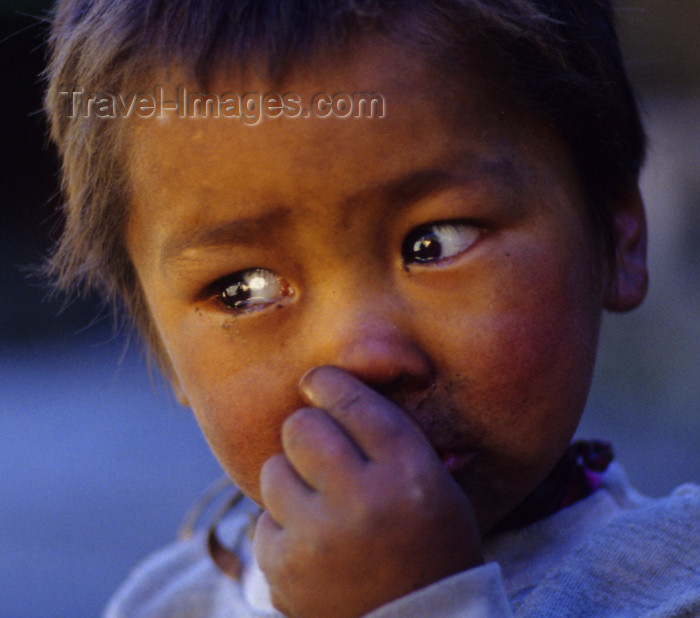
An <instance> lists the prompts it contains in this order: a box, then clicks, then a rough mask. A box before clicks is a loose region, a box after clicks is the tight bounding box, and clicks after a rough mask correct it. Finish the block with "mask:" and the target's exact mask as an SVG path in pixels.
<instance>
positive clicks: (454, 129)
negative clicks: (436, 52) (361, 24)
mask: <svg viewBox="0 0 700 618" xmlns="http://www.w3.org/2000/svg"><path fill="white" fill-rule="evenodd" d="M463 81H469V80H466V79H465V80H463ZM469 83H470V84H471V91H469V90H465V91H464V92H463V93H462V94H460V95H459V96H458V95H457V93H456V92H455V90H454V88H449V87H448V86H446V85H445V81H444V80H443V76H442V75H441V74H440V73H437V74H432V73H431V72H430V70H429V66H428V65H427V63H424V62H422V61H420V60H418V59H416V58H415V57H414V58H411V59H410V60H409V59H407V58H406V55H405V53H404V51H403V50H402V49H401V48H399V47H397V46H393V45H391V44H388V43H377V42H369V43H368V44H367V45H365V46H360V47H359V48H358V50H357V53H356V54H355V55H353V56H351V58H350V59H349V60H348V61H345V62H343V63H340V64H336V65H335V66H330V65H325V66H321V67H319V69H318V71H316V72H315V73H313V74H312V72H306V73H300V74H298V75H296V76H295V79H293V80H291V79H290V80H289V81H288V82H287V83H286V84H285V86H286V87H287V88H289V89H290V90H285V92H293V93H295V94H298V95H299V96H300V97H301V99H302V101H308V100H309V99H310V98H311V97H313V96H314V95H315V94H317V93H318V92H330V93H334V92H353V91H356V92H367V91H370V92H377V93H379V94H381V95H382V96H383V97H384V100H385V106H386V107H385V115H384V117H383V118H377V117H375V118H347V119H343V118H333V117H331V118H310V119H305V118H284V117H282V118H265V119H263V120H262V121H261V122H260V123H259V124H256V125H254V126H247V125H245V124H243V123H241V122H240V121H237V120H235V119H231V118H201V117H199V118H197V117H193V118H190V117H185V118H180V117H177V116H174V117H173V116H166V117H165V118H163V119H158V118H155V119H154V118H143V119H141V118H137V119H135V120H134V121H133V123H132V130H131V131H130V135H129V137H128V142H127V144H128V148H127V152H128V165H129V172H130V176H131V181H132V190H133V192H132V194H133V195H134V201H135V202H136V204H135V205H136V206H137V208H136V211H137V212H138V211H140V214H141V215H142V217H143V218H149V217H153V216H159V215H160V214H162V212H159V211H162V209H163V208H164V205H167V210H168V219H169V221H170V223H168V224H167V225H166V227H168V228H169V231H170V232H172V231H174V230H173V229H172V228H175V227H178V228H181V230H180V232H178V233H175V234H172V233H169V234H168V236H169V238H168V239H166V238H165V237H163V238H161V239H160V240H159V243H158V244H160V245H161V250H162V251H163V252H164V254H169V253H175V252H177V250H178V248H180V247H182V246H183V243H184V244H188V243H189V242H190V241H191V238H192V229H193V228H194V227H197V226H204V227H205V228H207V229H208V230H209V229H213V228H216V227H217V226H218V225H219V224H225V223H226V221H222V218H223V219H230V218H231V217H232V216H235V218H237V219H239V220H253V219H259V218H260V217H261V216H264V215H265V214H266V213H269V212H276V211H277V212H279V211H280V210H279V209H280V208H282V209H287V210H288V211H289V210H290V209H291V210H292V211H294V212H297V213H305V212H307V208H310V209H311V210H312V211H315V212H316V213H319V212H324V213H329V214H330V210H333V211H335V212H336V214H338V215H339V218H340V221H341V223H340V225H342V224H343V223H342V221H343V218H342V217H343V216H350V215H352V213H353V212H355V211H356V210H357V208H358V206H360V205H362V206H363V207H368V205H370V204H371V203H374V202H376V203H378V204H380V205H381V206H382V207H383V208H386V207H387V204H388V205H391V204H392V203H395V202H397V201H400V200H401V199H404V200H409V201H410V200H415V199H418V198H420V197H421V194H427V193H429V192H430V191H432V190H436V189H439V188H441V187H444V186H449V185H451V184H460V185H462V186H464V185H465V184H469V183H471V184H473V185H474V187H475V190H482V189H483V187H484V185H489V187H488V190H489V191H490V192H491V193H496V192H499V193H501V194H504V193H507V194H509V195H511V196H514V195H515V194H516V193H517V192H518V190H519V189H520V187H521V185H522V183H523V182H524V179H525V178H526V177H527V176H528V175H529V174H531V173H532V169H530V167H531V164H532V161H530V160H527V159H526V158H523V157H522V153H523V151H524V150H529V151H531V152H532V151H533V150H537V149H539V148H540V146H542V144H544V145H545V146H548V145H549V146H551V145H552V144H554V146H555V147H556V148H555V150H557V149H559V150H557V152H556V153H555V156H554V157H549V159H550V160H551V161H552V163H553V164H556V165H558V164H560V163H561V160H562V159H564V158H565V157H560V156H558V155H559V154H561V152H560V150H561V149H560V146H561V144H559V143H558V140H557V139H556V136H552V135H551V132H550V135H547V133H548V131H547V130H546V128H543V127H542V126H541V125H539V124H537V126H535V127H530V128H529V129H528V127H527V124H528V123H523V122H521V121H520V119H519V114H518V113H517V110H509V111H508V112H506V111H505V110H504V109H503V108H502V106H501V104H500V103H501V102H500V100H499V99H495V98H494V97H493V96H492V95H491V94H490V93H489V92H488V91H487V90H486V89H485V88H484V86H483V83H482V80H480V79H479V78H478V77H477V76H474V78H473V79H472V80H471V81H470V82H469ZM178 85H179V84H177V83H176V82H171V83H170V84H169V87H170V89H171V91H172V90H174V89H175V88H176V87H177V86H178ZM213 89H214V92H217V91H218V90H222V91H229V92H230V91H237V90H238V91H244V92H260V93H265V92H270V85H269V84H267V83H265V82H264V81H262V80H255V79H250V80H248V81H246V82H241V81H235V80H231V81H229V80H227V79H223V78H222V79H220V80H218V81H217V82H215V84H214V86H213ZM280 94H282V93H280ZM533 136H534V138H533ZM523 139H525V140H526V141H527V140H530V141H532V142H533V143H532V144H529V145H527V146H526V147H524V146H523V144H522V143H520V142H522V141H523ZM539 142H541V143H539ZM503 201H504V203H505V202H506V201H507V202H510V203H511V204H514V203H516V202H517V200H516V199H508V200H503ZM222 204H226V206H227V207H226V208H222ZM280 220H282V219H280ZM176 224H177V225H176ZM250 229H252V228H250ZM166 240H167V241H168V242H166Z"/></svg>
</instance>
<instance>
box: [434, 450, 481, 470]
mask: <svg viewBox="0 0 700 618" xmlns="http://www.w3.org/2000/svg"><path fill="white" fill-rule="evenodd" d="M474 455H475V454H474V453H442V454H441V455H440V461H442V465H443V466H445V468H446V470H447V471H448V472H449V473H450V474H457V473H458V472H461V471H462V470H464V468H466V467H467V466H468V465H469V463H470V462H471V461H472V459H474Z"/></svg>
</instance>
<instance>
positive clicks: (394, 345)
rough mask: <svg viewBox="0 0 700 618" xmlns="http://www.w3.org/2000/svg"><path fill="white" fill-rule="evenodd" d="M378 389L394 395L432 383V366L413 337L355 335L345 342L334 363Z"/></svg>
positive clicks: (383, 392)
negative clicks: (411, 338) (352, 338)
mask: <svg viewBox="0 0 700 618" xmlns="http://www.w3.org/2000/svg"><path fill="white" fill-rule="evenodd" d="M332 364H334V365H337V366H338V367H340V368H341V369H344V370H345V371H347V372H348V373H351V374H353V375H354V376H355V377H356V378H358V379H360V380H362V381H363V382H364V383H365V384H367V385H369V386H371V387H372V388H374V389H375V390H376V391H377V392H379V393H380V394H382V395H385V396H386V397H388V398H390V399H391V398H392V395H393V394H395V393H401V392H409V391H410V392H415V391H418V390H422V389H425V388H427V387H428V386H430V384H431V383H432V381H433V373H434V372H433V366H432V363H431V361H430V359H429V358H428V356H427V355H426V354H425V353H424V352H423V350H422V349H421V348H420V347H419V346H418V345H417V344H416V343H415V342H413V341H412V340H410V339H408V338H404V337H397V333H393V336H391V337H377V336H369V337H357V336H356V337H355V338H354V340H353V341H351V342H349V343H347V344H345V345H343V346H342V347H341V348H340V350H339V353H338V354H337V357H336V359H334V362H333V363H332Z"/></svg>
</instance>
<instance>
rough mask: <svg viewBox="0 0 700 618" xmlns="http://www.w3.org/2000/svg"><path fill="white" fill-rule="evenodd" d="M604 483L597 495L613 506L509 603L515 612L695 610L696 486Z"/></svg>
mask: <svg viewBox="0 0 700 618" xmlns="http://www.w3.org/2000/svg"><path fill="white" fill-rule="evenodd" d="M611 485H612V486H611V487H609V488H607V489H608V491H607V492H605V494H601V496H600V498H603V497H607V498H608V499H612V500H613V501H615V503H616V506H617V509H616V510H617V512H616V513H615V514H614V516H611V517H609V518H606V521H605V523H604V524H602V525H600V526H597V527H594V528H593V529H592V530H590V531H589V533H587V534H586V535H584V536H583V538H582V539H581V540H580V542H579V543H577V544H576V545H575V547H574V548H573V549H572V550H571V551H569V552H567V553H566V555H564V556H562V558H561V560H560V561H559V564H558V565H557V566H556V568H553V569H551V570H550V571H549V572H548V573H547V575H546V576H545V577H544V578H543V579H542V580H540V581H539V582H538V584H537V586H535V587H534V588H533V589H531V590H529V591H528V592H527V593H525V594H523V595H522V596H521V597H520V599H519V602H516V603H514V605H516V608H517V611H516V615H518V616H530V615H532V616H535V615H544V614H543V613H542V612H543V611H544V610H545V609H546V610H547V611H555V612H556V615H562V616H568V615H587V616H608V615H611V610H612V608H615V613H614V615H616V616H647V615H649V616H651V615H653V616H659V617H661V616H681V615H682V616H690V615H700V525H699V523H700V487H698V486H697V485H694V484H685V485H681V486H680V487H678V488H677V489H676V490H675V491H673V492H672V493H671V494H670V495H668V496H666V497H663V498H655V499H641V498H640V496H639V494H637V493H636V492H634V490H631V488H629V485H627V487H626V488H625V487H624V486H621V485H620V483H619V482H618V481H617V480H615V481H614V482H613V483H612V484H611ZM513 600H515V599H513ZM547 615H549V614H547Z"/></svg>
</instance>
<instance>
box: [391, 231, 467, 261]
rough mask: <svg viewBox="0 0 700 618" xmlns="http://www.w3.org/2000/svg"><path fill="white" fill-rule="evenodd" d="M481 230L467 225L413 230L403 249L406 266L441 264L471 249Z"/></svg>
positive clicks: (404, 242)
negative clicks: (440, 262)
mask: <svg viewBox="0 0 700 618" xmlns="http://www.w3.org/2000/svg"><path fill="white" fill-rule="evenodd" d="M479 233H480V230H479V228H478V227H476V226H474V225H468V224H467V223H459V222H453V223H451V222H448V223H429V224H427V225H421V226H420V227H417V228H416V229H415V230H412V231H411V232H410V233H409V234H408V236H406V239H405V240H404V241H403V246H402V247H401V257H402V258H403V262H404V264H415V263H418V264H425V263H430V262H439V261H441V260H445V259H447V258H451V257H454V256H456V255H459V254H460V253H462V252H463V251H466V250H467V249H469V247H471V246H472V245H473V244H474V243H475V242H476V240H477V239H478V237H479Z"/></svg>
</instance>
